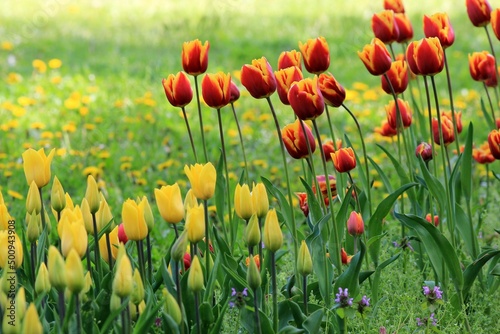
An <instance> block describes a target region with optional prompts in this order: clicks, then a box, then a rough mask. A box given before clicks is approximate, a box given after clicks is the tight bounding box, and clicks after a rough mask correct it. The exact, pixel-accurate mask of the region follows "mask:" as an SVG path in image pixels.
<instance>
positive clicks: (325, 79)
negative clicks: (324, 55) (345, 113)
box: [318, 73, 345, 108]
mask: <svg viewBox="0 0 500 334" xmlns="http://www.w3.org/2000/svg"><path fill="white" fill-rule="evenodd" d="M318 84H319V90H320V91H321V94H322V95H323V99H324V100H325V103H326V104H328V105H329V106H332V107H335V108H338V107H340V106H341V105H342V103H344V100H345V89H344V87H342V85H341V84H340V83H339V82H338V81H337V80H336V79H335V77H334V76H333V75H331V74H330V73H328V74H326V73H321V74H320V75H319V79H318Z"/></svg>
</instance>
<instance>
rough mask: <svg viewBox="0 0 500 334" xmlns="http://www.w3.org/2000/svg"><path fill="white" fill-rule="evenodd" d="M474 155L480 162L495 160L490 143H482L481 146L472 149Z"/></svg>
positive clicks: (487, 162) (485, 162) (488, 162)
mask: <svg viewBox="0 0 500 334" xmlns="http://www.w3.org/2000/svg"><path fill="white" fill-rule="evenodd" d="M472 157H473V158H474V160H476V161H477V162H478V163H480V164H490V163H492V162H493V161H495V157H494V156H493V155H492V154H491V151H490V147H489V145H488V143H487V142H486V143H484V144H482V145H481V146H480V147H479V148H474V149H473V150H472Z"/></svg>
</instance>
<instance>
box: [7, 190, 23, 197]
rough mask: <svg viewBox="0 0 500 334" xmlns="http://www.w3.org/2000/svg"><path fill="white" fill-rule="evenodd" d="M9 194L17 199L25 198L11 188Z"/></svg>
mask: <svg viewBox="0 0 500 334" xmlns="http://www.w3.org/2000/svg"><path fill="white" fill-rule="evenodd" d="M7 195H9V196H10V197H12V198H15V199H20V200H23V199H24V197H23V195H21V194H20V193H18V192H17V191H14V190H10V189H9V190H7Z"/></svg>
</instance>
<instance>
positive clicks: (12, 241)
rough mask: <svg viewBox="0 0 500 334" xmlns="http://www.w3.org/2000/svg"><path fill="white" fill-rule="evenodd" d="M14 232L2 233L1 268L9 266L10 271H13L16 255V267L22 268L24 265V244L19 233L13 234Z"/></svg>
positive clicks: (0, 235) (0, 233) (4, 231)
mask: <svg viewBox="0 0 500 334" xmlns="http://www.w3.org/2000/svg"><path fill="white" fill-rule="evenodd" d="M11 231H12V230H8V231H7V230H3V231H0V268H6V267H7V264H8V267H9V269H12V264H11V263H12V262H10V261H12V255H11V257H9V254H12V253H14V266H15V267H16V268H19V267H21V265H22V264H23V244H22V243H21V239H19V236H18V235H17V233H15V232H14V234H12V233H11Z"/></svg>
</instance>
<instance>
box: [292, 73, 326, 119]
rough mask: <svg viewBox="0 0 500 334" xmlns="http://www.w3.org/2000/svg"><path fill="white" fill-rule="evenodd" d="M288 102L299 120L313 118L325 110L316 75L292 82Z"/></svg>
mask: <svg viewBox="0 0 500 334" xmlns="http://www.w3.org/2000/svg"><path fill="white" fill-rule="evenodd" d="M288 102H290V106H291V107H292V109H293V111H294V112H295V115H297V117H298V118H300V119H301V120H303V121H305V120H309V119H315V118H316V117H318V116H320V115H321V114H322V113H323V111H324V110H325V102H324V100H323V95H321V92H320V90H319V85H318V77H317V76H315V77H314V78H313V79H311V78H306V79H302V80H300V81H297V82H295V83H293V84H292V86H291V87H290V89H289V91H288Z"/></svg>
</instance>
